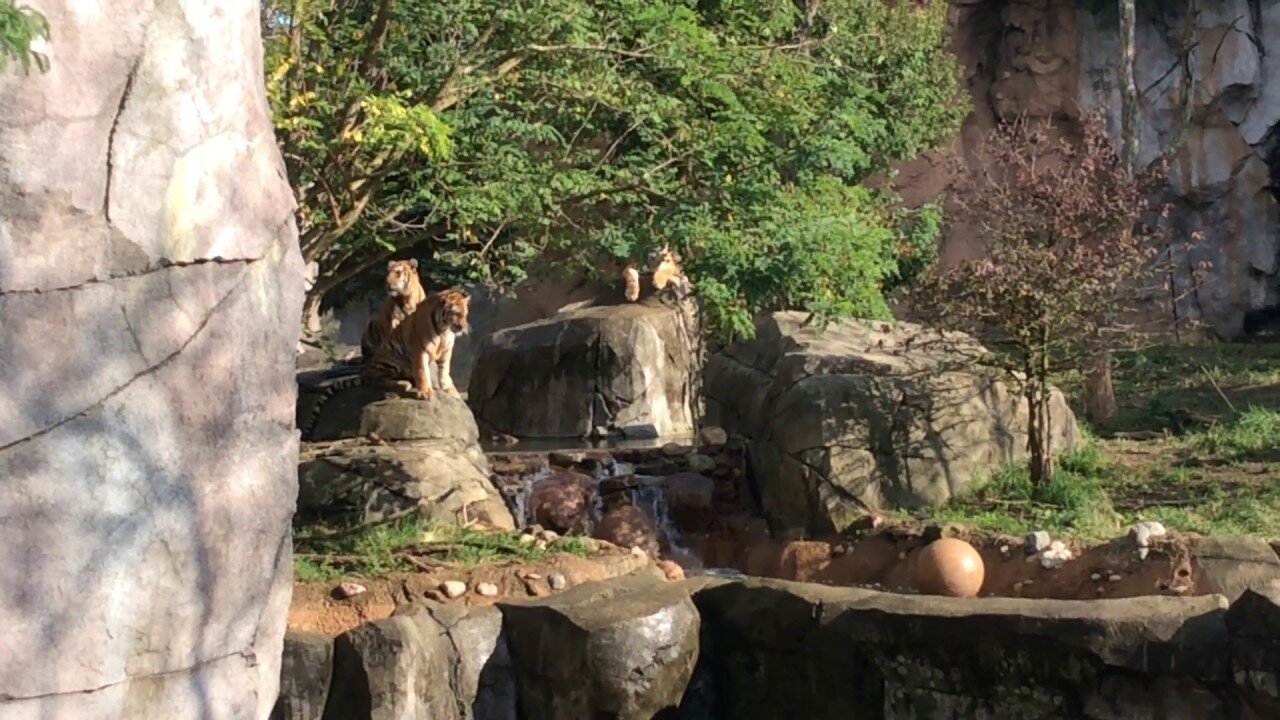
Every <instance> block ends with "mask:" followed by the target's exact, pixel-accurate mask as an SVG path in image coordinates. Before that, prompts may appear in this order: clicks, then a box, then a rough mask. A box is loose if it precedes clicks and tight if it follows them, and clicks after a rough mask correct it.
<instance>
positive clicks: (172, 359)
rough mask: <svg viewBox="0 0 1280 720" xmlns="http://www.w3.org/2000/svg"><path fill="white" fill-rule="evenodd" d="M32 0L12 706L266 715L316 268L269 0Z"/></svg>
mask: <svg viewBox="0 0 1280 720" xmlns="http://www.w3.org/2000/svg"><path fill="white" fill-rule="evenodd" d="M32 5H34V6H35V7H36V8H37V9H39V10H41V11H42V12H44V13H45V15H46V16H47V17H48V20H49V22H50V24H51V26H52V28H53V29H52V40H51V41H50V42H49V43H42V46H41V47H40V48H39V49H41V50H42V51H43V52H45V53H47V54H48V56H49V59H50V63H51V69H50V71H49V72H48V73H47V74H40V73H33V74H32V75H30V76H24V75H22V74H20V73H14V72H9V73H0V398H3V399H2V400H0V517H3V518H4V520H3V522H0V626H3V627H4V628H5V630H4V632H3V633H0V716H2V717H4V718H6V720H35V719H36V718H40V719H41V720H56V719H59V718H67V719H68V720H71V719H75V720H82V719H84V718H116V717H119V718H125V717H128V718H152V717H154V718H160V717H163V718H172V719H173V720H184V719H185V718H192V719H194V718H202V719H204V720H222V719H230V718H262V717H266V716H267V714H268V713H269V712H270V710H271V707H272V703H273V702H274V701H275V695H276V683H277V682H278V678H279V663H280V656H281V644H282V641H283V637H284V631H285V627H284V623H285V616H286V612H287V610H288V604H289V588H290V580H291V571H292V568H291V563H290V557H291V548H290V542H289V537H290V536H289V518H290V516H291V515H292V513H293V498H294V496H295V493H296V484H295V479H294V478H295V477H296V475H295V473H296V460H297V451H298V445H297V439H296V436H295V434H294V430H293V410H292V405H293V402H294V384H293V379H292V374H293V372H292V368H293V362H294V352H295V348H296V343H297V339H298V317H299V311H300V309H301V305H302V274H303V273H302V263H301V260H300V258H299V253H298V244H297V235H296V230H295V227H294V221H293V198H292V194H291V192H290V189H289V185H288V182H287V180H286V178H285V171H284V166H283V164H282V163H281V161H280V155H279V152H278V150H277V148H276V144H275V137H274V134H273V132H272V124H271V118H270V115H269V111H268V106H267V100H266V96H265V93H264V88H263V74H262V46H261V42H260V39H259V7H258V5H257V4H255V3H252V2H248V0H229V1H228V2H219V3H194V2H168V3H158V4H157V3H137V2H121V1H119V0H106V1H104V2H98V3H92V4H89V5H86V4H85V3H71V2H62V1H60V0H32ZM10 67H11V68H12V65H11V66H10Z"/></svg>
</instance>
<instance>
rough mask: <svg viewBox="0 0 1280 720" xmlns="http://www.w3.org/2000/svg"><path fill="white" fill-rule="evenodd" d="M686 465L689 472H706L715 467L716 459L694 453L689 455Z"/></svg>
mask: <svg viewBox="0 0 1280 720" xmlns="http://www.w3.org/2000/svg"><path fill="white" fill-rule="evenodd" d="M686 465H687V466H688V468H689V470H690V471H691V472H696V473H706V472H711V471H712V470H714V469H715V467H716V461H715V460H712V459H711V458H709V457H707V456H706V455H703V454H702V453H694V454H692V455H690V456H689V460H688V461H687V463H686Z"/></svg>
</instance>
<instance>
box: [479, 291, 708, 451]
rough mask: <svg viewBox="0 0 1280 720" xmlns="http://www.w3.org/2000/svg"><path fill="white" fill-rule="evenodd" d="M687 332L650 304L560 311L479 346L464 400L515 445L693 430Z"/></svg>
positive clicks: (680, 321) (679, 317)
mask: <svg viewBox="0 0 1280 720" xmlns="http://www.w3.org/2000/svg"><path fill="white" fill-rule="evenodd" d="M695 338H696V328H695V327H694V325H693V322H692V320H691V314H690V313H689V312H687V311H684V310H681V309H678V308H672V307H668V306H666V305H663V304H661V303H659V302H656V301H652V302H650V301H646V302H641V303H635V304H625V305H605V306H599V307H587V308H583V309H577V310H569V311H567V312H564V313H561V314H558V315H556V316H554V317H551V318H548V319H546V320H539V321H536V322H533V323H529V324H526V325H519V326H516V327H511V328H507V329H505V330H500V331H498V332H496V333H494V334H493V335H491V336H489V338H488V339H487V340H486V341H485V342H484V343H483V345H482V346H481V348H480V350H479V353H478V356H477V359H476V365H475V369H474V370H473V372H472V375H471V384H470V391H469V393H468V401H469V402H470V404H471V407H472V408H473V409H474V410H475V411H476V418H477V419H478V420H479V422H480V424H481V425H483V426H485V427H486V428H489V429H492V430H495V431H497V432H501V433H507V434H510V435H515V436H516V437H520V438H539V437H542V438H548V437H550V438H570V437H586V436H589V435H592V434H596V435H599V434H605V433H609V434H622V435H626V436H633V437H659V436H673V435H686V434H690V433H692V432H693V422H694V420H693V418H694V415H695V397H696V393H695V392H694V386H693V379H694V374H695V373H696V368H697V357H696V352H695V342H694V339H695Z"/></svg>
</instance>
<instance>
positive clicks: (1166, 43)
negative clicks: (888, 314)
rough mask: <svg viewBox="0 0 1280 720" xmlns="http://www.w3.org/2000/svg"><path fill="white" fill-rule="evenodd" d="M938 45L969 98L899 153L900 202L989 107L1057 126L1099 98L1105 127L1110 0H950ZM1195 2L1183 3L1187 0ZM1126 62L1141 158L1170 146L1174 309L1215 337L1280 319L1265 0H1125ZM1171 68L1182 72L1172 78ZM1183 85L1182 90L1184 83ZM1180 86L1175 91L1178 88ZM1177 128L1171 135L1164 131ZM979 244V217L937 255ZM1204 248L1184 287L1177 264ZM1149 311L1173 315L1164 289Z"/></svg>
mask: <svg viewBox="0 0 1280 720" xmlns="http://www.w3.org/2000/svg"><path fill="white" fill-rule="evenodd" d="M951 1H952V5H953V10H952V16H951V20H952V41H953V42H952V45H953V48H954V50H955V52H956V54H957V56H958V58H959V59H960V61H961V64H962V65H963V67H964V75H965V79H966V83H967V86H968V87H969V89H970V91H971V92H972V95H973V101H974V108H973V112H972V113H971V114H970V116H969V118H968V119H967V120H966V121H965V125H964V128H963V129H962V131H961V132H960V134H959V135H958V136H957V138H956V141H955V143H954V144H953V145H952V146H951V147H948V148H944V149H941V150H940V151H939V152H934V153H926V154H925V155H924V156H923V157H921V158H919V159H917V160H914V161H912V162H910V163H906V164H904V166H903V168H902V173H901V175H900V176H899V180H898V185H899V187H900V188H901V190H902V192H903V194H904V197H906V198H907V200H908V201H909V202H912V203H918V202H923V201H925V200H927V199H931V198H933V197H935V196H936V195H937V194H938V192H939V191H941V190H943V189H944V188H945V187H946V186H947V184H948V182H949V177H950V173H951V169H950V166H949V164H948V163H946V162H943V161H942V160H943V159H944V158H945V157H946V156H948V155H953V156H960V157H963V158H966V159H970V160H972V159H973V158H975V157H976V155H977V154H978V153H980V152H981V145H982V141H983V139H984V136H985V133H986V132H987V131H988V130H989V129H990V128H991V127H993V125H994V123H995V122H996V120H998V119H1008V118H1012V117H1015V116H1018V115H1021V114H1025V115H1027V116H1030V117H1032V118H1054V119H1055V120H1056V121H1057V124H1058V126H1059V127H1060V128H1064V129H1069V127H1070V119H1071V118H1075V117H1078V115H1079V114H1080V112H1082V111H1087V110H1090V109H1092V108H1096V107H1102V108H1104V110H1105V112H1106V113H1107V115H1108V117H1109V120H1110V127H1111V128H1112V131H1113V134H1114V136H1115V137H1116V138H1117V139H1118V138H1119V133H1120V128H1121V121H1120V115H1121V105H1120V90H1119V88H1120V82H1119V76H1118V69H1119V68H1120V66H1121V53H1120V38H1119V15H1118V9H1117V7H1118V3H1114V2H1113V3H1081V2H1077V1H1076V0H1036V1H1035V2H1028V1H1026V0H951ZM1193 7H1194V8H1198V12H1197V14H1195V15H1194V16H1191V15H1188V9H1189V8H1193ZM1135 33H1136V39H1137V43H1136V56H1135V67H1134V75H1135V81H1136V85H1137V88H1138V90H1139V92H1140V95H1141V98H1140V101H1139V104H1140V112H1139V114H1138V124H1139V139H1140V145H1141V157H1140V162H1141V163H1143V164H1146V163H1150V162H1151V161H1153V160H1154V159H1156V158H1157V157H1158V156H1160V155H1162V154H1165V153H1167V152H1171V151H1172V149H1173V148H1175V146H1176V147H1177V150H1176V152H1173V153H1172V158H1171V159H1172V162H1171V165H1170V172H1169V180H1170V183H1169V197H1168V199H1169V200H1170V201H1171V202H1172V211H1171V214H1170V216H1169V220H1168V227H1169V229H1170V235H1169V239H1170V240H1171V252H1172V257H1173V258H1174V259H1175V260H1176V261H1177V262H1178V265H1179V267H1180V270H1179V271H1178V272H1177V273H1175V276H1174V280H1175V282H1176V283H1177V285H1178V291H1177V295H1178V297H1179V298H1181V301H1180V303H1179V307H1178V317H1180V318H1192V319H1199V320H1202V321H1203V322H1204V323H1205V324H1206V325H1207V326H1208V328H1209V329H1211V330H1212V331H1214V332H1215V333H1216V334H1218V335H1219V336H1221V337H1224V338H1234V337H1236V336H1238V335H1240V334H1241V333H1243V332H1253V331H1258V330H1270V331H1272V332H1274V331H1276V330H1278V329H1280V326H1277V324H1276V323H1275V321H1274V319H1272V320H1271V326H1270V327H1266V325H1267V321H1266V319H1265V318H1266V315H1267V312H1268V311H1269V312H1270V313H1271V315H1273V316H1280V312H1276V311H1275V310H1274V309H1275V308H1276V307H1277V306H1278V305H1280V267H1278V266H1277V256H1278V255H1280V231H1278V230H1280V228H1278V225H1280V205H1278V204H1277V201H1276V198H1275V194H1274V192H1273V190H1272V188H1273V186H1274V185H1275V184H1276V183H1275V181H1274V180H1273V178H1274V177H1275V176H1276V175H1277V170H1280V154H1277V152H1276V150H1277V148H1278V145H1277V137H1278V134H1277V133H1276V132H1275V130H1276V129H1277V128H1278V127H1280V1H1277V0H1214V1H1213V2H1204V1H1201V2H1175V3H1138V4H1137V27H1136V31H1135ZM1184 55H1186V56H1187V57H1188V58H1189V62H1188V63H1186V65H1185V67H1186V68H1189V69H1190V70H1191V78H1192V79H1193V80H1194V83H1188V82H1187V76H1186V73H1185V72H1184V64H1183V63H1182V58H1183V56H1184ZM1188 89H1190V91H1191V92H1190V93H1188V92H1187V90H1188ZM1188 95H1189V96H1190V106H1189V107H1188V104H1187V102H1186V99H1187V97H1188ZM1179 143H1180V145H1179ZM981 253H982V231H981V228H979V227H977V226H973V225H966V224H963V223H960V224H957V225H956V226H955V227H953V229H952V230H951V231H950V233H949V235H948V238H947V241H946V242H945V243H944V248H943V253H942V256H943V262H944V263H948V262H955V261H958V260H960V259H963V258H969V257H974V256H976V255H980V254H981ZM1206 262H1207V263H1209V264H1210V267H1209V269H1208V271H1207V273H1206V276H1205V279H1204V283H1203V285H1202V286H1201V287H1200V288H1199V289H1198V290H1196V291H1195V292H1193V293H1188V284H1189V282H1190V278H1191V272H1192V270H1194V269H1196V268H1198V267H1200V266H1201V263H1206ZM1151 300H1152V313H1154V314H1159V315H1160V316H1161V317H1166V316H1170V315H1172V311H1171V309H1170V300H1171V298H1170V297H1168V296H1164V297H1153V298H1151Z"/></svg>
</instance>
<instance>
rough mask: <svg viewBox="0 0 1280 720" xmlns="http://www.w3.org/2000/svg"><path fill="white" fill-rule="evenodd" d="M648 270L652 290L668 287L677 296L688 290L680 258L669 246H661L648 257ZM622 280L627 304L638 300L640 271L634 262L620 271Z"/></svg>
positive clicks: (687, 282)
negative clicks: (651, 274) (651, 275)
mask: <svg viewBox="0 0 1280 720" xmlns="http://www.w3.org/2000/svg"><path fill="white" fill-rule="evenodd" d="M649 269H650V271H651V272H652V273H653V281H652V282H653V289H654V290H656V291H658V292H662V291H663V290H665V289H667V288H668V287H670V288H671V290H672V291H673V292H674V293H675V294H676V295H677V297H680V296H683V295H685V294H686V293H688V291H689V289H690V283H689V278H688V276H686V275H685V274H684V269H683V268H681V267H680V256H679V255H678V254H676V252H675V251H674V250H672V249H671V246H669V245H663V246H662V247H661V248H659V249H658V250H656V251H655V252H653V253H652V254H651V255H650V256H649ZM622 280H623V282H624V283H625V285H626V289H625V291H624V294H625V295H626V298H627V300H628V301H629V302H636V301H637V300H639V299H640V271H639V270H638V269H637V268H636V265H635V263H634V262H632V263H628V264H627V266H626V267H625V268H623V270H622Z"/></svg>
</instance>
